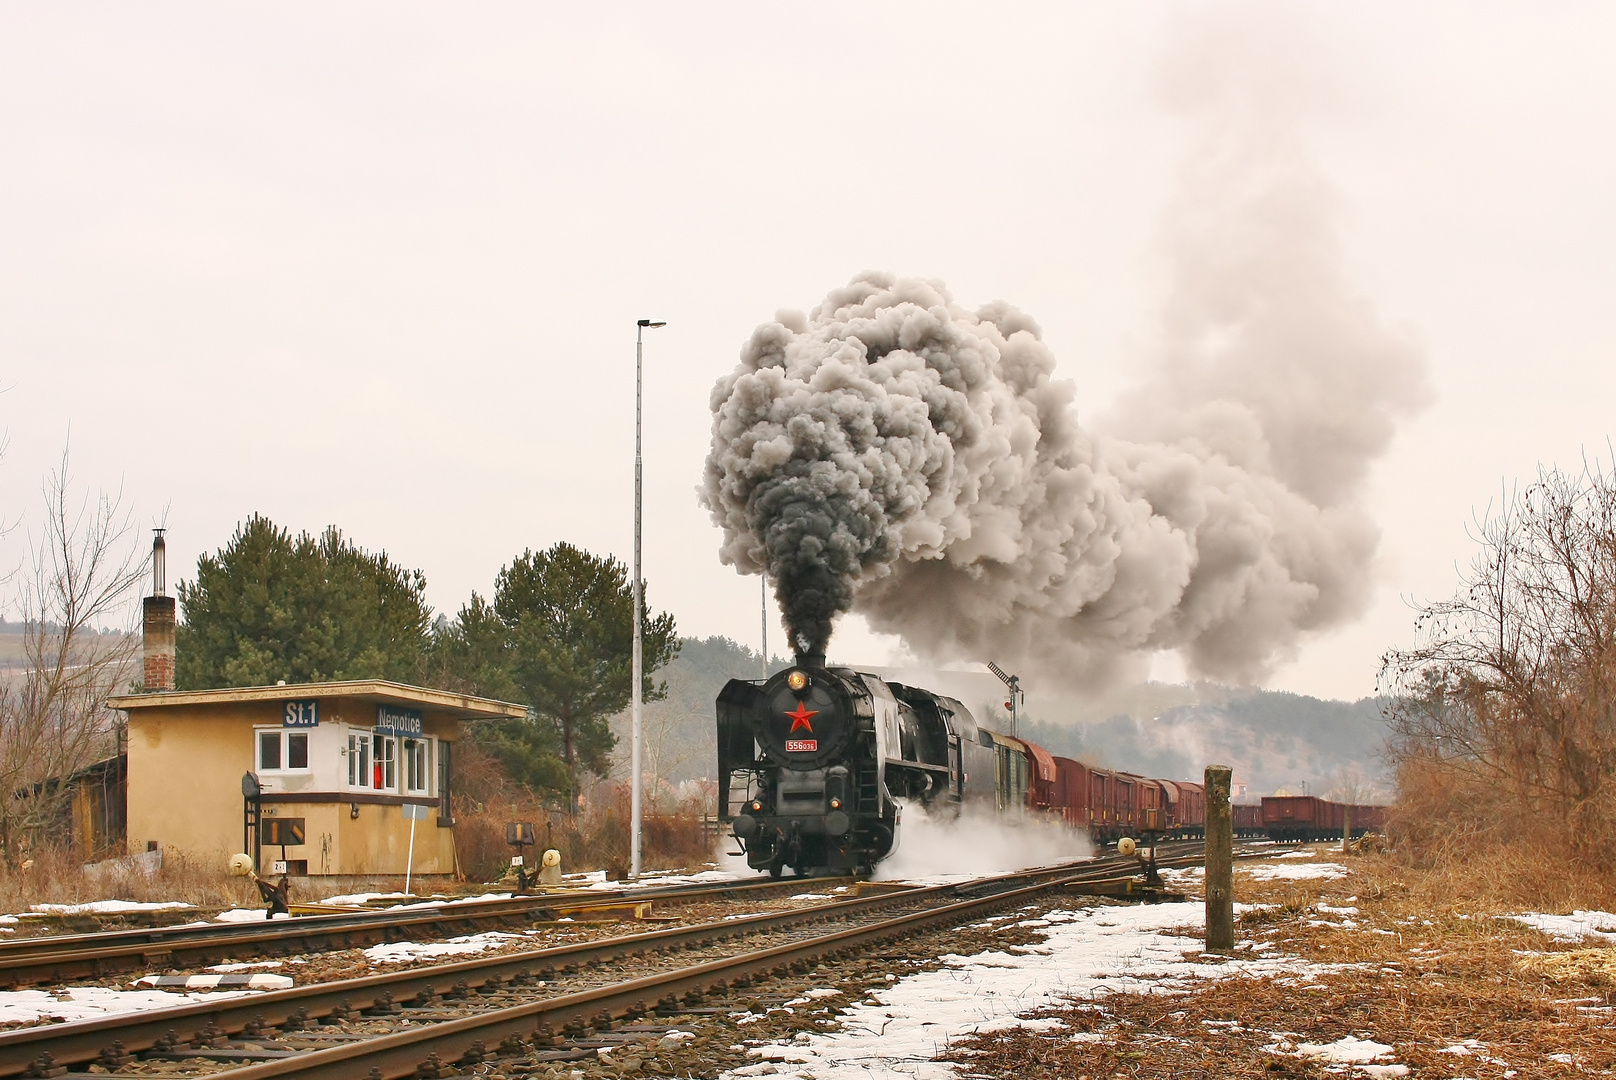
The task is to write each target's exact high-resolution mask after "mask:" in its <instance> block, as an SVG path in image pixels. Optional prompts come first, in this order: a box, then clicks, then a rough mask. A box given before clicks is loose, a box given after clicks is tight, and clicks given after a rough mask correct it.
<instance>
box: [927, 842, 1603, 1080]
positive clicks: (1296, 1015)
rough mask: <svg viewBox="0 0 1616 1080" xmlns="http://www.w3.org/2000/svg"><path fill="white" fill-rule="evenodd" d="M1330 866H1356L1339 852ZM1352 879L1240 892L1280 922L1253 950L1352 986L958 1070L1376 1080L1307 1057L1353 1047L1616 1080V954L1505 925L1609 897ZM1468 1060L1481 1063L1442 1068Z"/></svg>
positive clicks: (1562, 885) (1388, 871)
mask: <svg viewBox="0 0 1616 1080" xmlns="http://www.w3.org/2000/svg"><path fill="white" fill-rule="evenodd" d="M1320 858H1322V859H1326V860H1331V861H1340V860H1341V856H1340V854H1339V853H1338V852H1333V851H1332V852H1321V853H1320ZM1285 861H1286V862H1287V863H1295V862H1300V861H1301V860H1289V859H1288V860H1285ZM1344 865H1347V866H1348V867H1349V871H1350V872H1349V874H1348V876H1346V877H1343V878H1337V879H1332V880H1299V881H1284V880H1280V881H1271V882H1265V881H1256V880H1253V879H1252V878H1251V877H1250V876H1249V875H1247V874H1244V873H1242V874H1240V875H1239V876H1238V877H1237V882H1236V897H1237V899H1238V900H1239V901H1240V902H1242V903H1248V904H1262V905H1265V906H1264V907H1262V908H1259V909H1257V910H1253V911H1248V912H1246V913H1244V914H1243V915H1242V916H1241V918H1240V920H1239V925H1238V936H1239V937H1240V938H1241V940H1242V941H1249V942H1252V943H1254V944H1263V943H1266V944H1267V945H1268V948H1267V950H1266V951H1265V955H1269V956H1273V955H1275V954H1276V953H1281V954H1289V955H1294V956H1298V957H1302V958H1305V959H1306V960H1308V961H1311V962H1313V963H1315V964H1321V965H1339V966H1338V967H1337V968H1336V970H1333V971H1327V972H1324V973H1321V974H1318V975H1316V976H1315V977H1314V978H1312V979H1302V978H1296V977H1272V978H1261V979H1257V978H1247V977H1234V978H1229V979H1225V980H1215V981H1208V982H1205V983H1202V984H1200V985H1197V986H1195V987H1193V988H1192V989H1191V990H1190V991H1189V992H1187V993H1183V994H1156V995H1128V994H1117V995H1111V996H1107V997H1103V998H1099V999H1095V1000H1091V1001H1083V1002H1078V1003H1075V1004H1074V1006H1073V1007H1070V1008H1067V1009H1062V1010H1057V1011H1054V1012H1051V1013H1049V1014H1046V1015H1052V1016H1057V1017H1059V1018H1060V1019H1061V1020H1062V1021H1063V1022H1064V1024H1065V1029H1064V1030H1058V1031H1054V1032H1036V1033H1035V1032H1027V1031H1017V1032H1012V1033H1006V1034H1002V1035H990V1036H983V1037H979V1038H977V1039H975V1040H973V1041H971V1042H967V1043H963V1044H961V1045H960V1047H959V1048H958V1051H957V1052H956V1053H955V1054H954V1055H953V1056H954V1058H955V1060H958V1061H960V1062H961V1063H962V1064H963V1065H965V1066H967V1068H966V1072H967V1073H968V1074H969V1075H974V1076H994V1077H1001V1076H1015V1077H1017V1078H1018V1080H1032V1078H1044V1077H1048V1078H1054V1077H1060V1078H1061V1080H1080V1078H1083V1077H1088V1078H1090V1080H1099V1078H1100V1077H1114V1076H1126V1077H1160V1078H1169V1077H1171V1078H1173V1080H1194V1078H1203V1077H1205V1078H1211V1077H1220V1078H1222V1077H1233V1078H1247V1077H1324V1076H1329V1075H1342V1074H1343V1073H1349V1072H1350V1074H1351V1075H1354V1076H1360V1077H1361V1076H1364V1075H1366V1074H1365V1073H1364V1072H1361V1071H1357V1070H1347V1069H1342V1068H1341V1067H1339V1066H1337V1067H1336V1070H1335V1071H1334V1072H1333V1073H1332V1072H1331V1071H1329V1070H1328V1069H1327V1065H1328V1063H1327V1062H1323V1061H1317V1060H1312V1059H1308V1058H1306V1057H1303V1056H1301V1055H1300V1054H1299V1052H1298V1049H1297V1048H1298V1047H1299V1046H1300V1045H1301V1044H1302V1043H1317V1044H1324V1043H1331V1042H1334V1041H1336V1040H1338V1039H1341V1038H1342V1037H1343V1036H1348V1035H1350V1036H1353V1037H1355V1038H1361V1039H1372V1040H1374V1041H1376V1042H1380V1043H1385V1044H1390V1045H1391V1046H1392V1047H1393V1054H1392V1060H1394V1061H1395V1062H1396V1063H1398V1064H1401V1065H1404V1066H1406V1067H1407V1068H1408V1070H1409V1073H1408V1074H1409V1075H1412V1076H1420V1077H1453V1078H1456V1077H1472V1078H1478V1080H1479V1078H1482V1077H1505V1076H1519V1077H1523V1078H1524V1077H1540V1076H1541V1077H1559V1076H1587V1075H1608V1074H1610V1073H1612V1072H1616V1038H1613V1035H1616V1031H1613V1030H1612V1028H1613V1020H1616V1009H1613V996H1612V991H1613V988H1616V980H1613V978H1612V967H1611V965H1612V963H1613V962H1616V950H1613V949H1605V948H1599V949H1587V948H1579V947H1575V946H1570V945H1567V944H1565V943H1561V942H1555V941H1553V940H1551V939H1549V938H1548V937H1546V936H1544V935H1542V934H1540V933H1538V932H1537V931H1535V930H1531V929H1529V928H1527V927H1526V926H1524V925H1523V924H1521V923H1518V922H1515V921H1513V920H1509V919H1504V918H1499V917H1498V916H1499V915H1502V914H1504V913H1506V912H1511V911H1513V912H1521V911H1524V910H1528V909H1536V910H1540V911H1557V912H1563V911H1567V910H1570V909H1571V908H1573V907H1582V908H1587V907H1591V906H1597V905H1596V904H1594V903H1591V902H1590V901H1593V900H1596V899H1597V898H1599V897H1601V896H1609V895H1611V894H1610V892H1608V891H1607V890H1608V888H1609V885H1608V883H1606V882H1602V881H1597V880H1592V879H1585V878H1581V877H1575V878H1573V879H1571V880H1563V881H1560V882H1553V883H1550V882H1531V881H1522V880H1518V879H1516V878H1515V876H1514V875H1504V876H1488V875H1489V871H1490V870H1493V869H1496V866H1495V864H1493V863H1491V862H1486V861H1483V862H1479V863H1478V862H1467V863H1465V864H1463V865H1462V866H1461V867H1452V866H1449V867H1446V868H1443V869H1437V870H1431V869H1421V868H1417V867H1411V866H1409V865H1408V864H1407V863H1405V862H1402V861H1400V860H1398V859H1397V858H1395V857H1393V856H1386V855H1373V856H1362V857H1350V858H1348V859H1347V860H1346V861H1345V863H1344ZM1522 897H1536V898H1538V900H1541V899H1544V898H1554V899H1555V900H1557V903H1552V904H1544V903H1537V902H1522V900H1521V898H1522ZM1320 905H1324V907H1329V908H1338V909H1345V908H1355V909H1357V910H1356V912H1355V913H1353V914H1344V913H1342V912H1339V911H1337V912H1330V911H1326V910H1323V909H1322V908H1321V906H1320ZM1074 1036H1075V1039H1074ZM1467 1041H1473V1042H1472V1043H1469V1044H1467ZM1455 1046H1465V1047H1466V1048H1467V1049H1468V1050H1469V1052H1468V1053H1456V1052H1444V1051H1445V1050H1447V1049H1448V1048H1452V1047H1455ZM1567 1056H1568V1057H1567ZM1510 1070H1514V1071H1513V1072H1511V1071H1510Z"/></svg>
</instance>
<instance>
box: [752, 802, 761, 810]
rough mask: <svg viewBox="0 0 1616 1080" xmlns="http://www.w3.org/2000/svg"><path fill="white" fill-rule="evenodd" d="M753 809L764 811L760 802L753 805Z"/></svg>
mask: <svg viewBox="0 0 1616 1080" xmlns="http://www.w3.org/2000/svg"><path fill="white" fill-rule="evenodd" d="M752 809H754V810H761V809H763V804H762V803H760V802H755V803H753V804H752Z"/></svg>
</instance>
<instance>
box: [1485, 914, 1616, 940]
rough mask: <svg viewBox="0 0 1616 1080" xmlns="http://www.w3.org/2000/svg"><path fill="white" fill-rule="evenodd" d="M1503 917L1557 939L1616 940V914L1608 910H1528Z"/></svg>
mask: <svg viewBox="0 0 1616 1080" xmlns="http://www.w3.org/2000/svg"><path fill="white" fill-rule="evenodd" d="M1503 917H1504V918H1506V919H1514V920H1515V921H1516V922H1518V923H1524V924H1526V925H1527V926H1530V927H1531V928H1532V929H1533V930H1539V931H1542V932H1543V933H1545V934H1547V935H1549V937H1551V938H1554V939H1555V940H1557V941H1581V940H1583V939H1584V938H1598V939H1599V940H1601V941H1616V915H1612V914H1611V913H1610V912H1608V911H1573V912H1572V913H1571V914H1569V915H1542V914H1539V913H1538V912H1535V911H1528V912H1526V913H1525V914H1523V915H1505V916H1503Z"/></svg>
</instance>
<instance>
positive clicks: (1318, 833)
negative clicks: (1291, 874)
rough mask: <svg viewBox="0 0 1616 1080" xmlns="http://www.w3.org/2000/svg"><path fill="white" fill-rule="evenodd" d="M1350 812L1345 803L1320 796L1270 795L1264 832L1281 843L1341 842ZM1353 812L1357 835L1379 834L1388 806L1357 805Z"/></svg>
mask: <svg viewBox="0 0 1616 1080" xmlns="http://www.w3.org/2000/svg"><path fill="white" fill-rule="evenodd" d="M1347 810H1348V807H1347V806H1346V805H1345V804H1343V803H1338V802H1330V801H1329V800H1327V799H1321V798H1319V797H1318V796H1317V795H1268V796H1264V798H1263V801H1262V823H1263V831H1264V832H1266V833H1267V834H1268V838H1269V839H1270V840H1277V841H1279V842H1281V843H1300V842H1305V841H1309V840H1339V839H1341V830H1342V829H1343V828H1344V827H1345V825H1346V814H1347ZM1351 810H1352V835H1353V836H1362V835H1363V834H1364V833H1366V832H1375V831H1378V830H1379V829H1381V828H1382V827H1384V825H1385V823H1386V808H1385V807H1384V806H1371V805H1368V804H1356V805H1354V806H1352V807H1351Z"/></svg>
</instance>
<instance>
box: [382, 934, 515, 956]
mask: <svg viewBox="0 0 1616 1080" xmlns="http://www.w3.org/2000/svg"><path fill="white" fill-rule="evenodd" d="M520 940H522V935H521V934H504V933H501V932H499V931H498V930H490V931H487V932H486V933H482V934H467V935H465V936H463V937H454V938H449V939H448V940H447V941H434V942H421V941H391V942H387V943H385V944H382V945H372V946H371V947H370V948H368V949H366V950H365V958H366V959H368V960H369V961H370V962H371V963H373V964H413V963H415V962H416V961H417V960H425V959H428V958H430V957H434V956H464V955H466V954H467V953H480V952H483V951H484V950H486V949H496V948H498V947H499V946H501V945H503V944H505V943H506V942H507V941H520Z"/></svg>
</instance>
